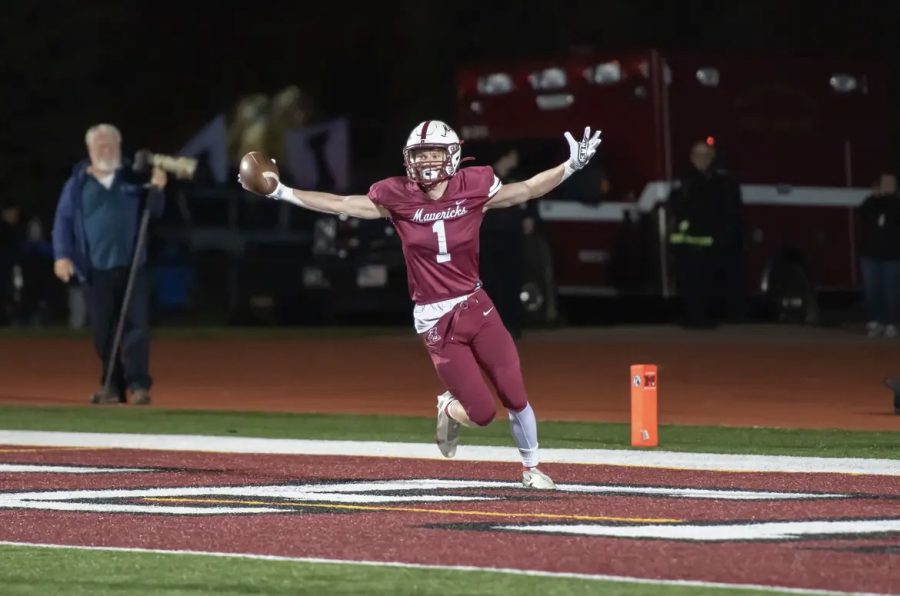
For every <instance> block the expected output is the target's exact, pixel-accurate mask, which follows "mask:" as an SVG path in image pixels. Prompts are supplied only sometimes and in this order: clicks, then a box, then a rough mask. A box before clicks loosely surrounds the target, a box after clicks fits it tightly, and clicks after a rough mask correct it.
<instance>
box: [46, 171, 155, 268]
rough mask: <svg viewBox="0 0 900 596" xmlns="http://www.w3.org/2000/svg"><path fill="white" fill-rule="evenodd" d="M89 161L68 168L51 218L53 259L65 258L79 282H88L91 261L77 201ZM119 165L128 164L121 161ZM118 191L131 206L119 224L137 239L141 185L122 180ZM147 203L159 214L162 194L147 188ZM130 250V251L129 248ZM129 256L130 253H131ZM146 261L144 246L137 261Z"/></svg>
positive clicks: (118, 172) (118, 173)
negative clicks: (70, 263) (54, 214)
mask: <svg viewBox="0 0 900 596" xmlns="http://www.w3.org/2000/svg"><path fill="white" fill-rule="evenodd" d="M89 165H90V162H88V161H87V160H84V161H81V162H79V163H78V164H76V165H75V167H74V168H73V169H72V175H71V176H70V177H69V179H68V180H66V183H65V185H64V186H63V189H62V193H61V194H60V195H59V202H58V203H57V205H56V217H55V218H54V221H53V258H54V259H69V260H71V261H72V263H73V264H74V265H75V275H76V276H77V277H78V279H79V281H82V282H90V279H91V260H90V258H89V257H88V245H87V235H86V233H85V229H84V210H83V208H82V203H81V192H82V189H83V188H84V182H85V177H86V176H88V173H87V169H88V166H89ZM123 166H126V167H127V166H128V164H125V162H124V161H123ZM122 172H123V169H122V168H120V169H119V170H118V171H117V172H116V177H117V178H119V177H120V176H122ZM120 188H121V190H122V193H123V194H124V195H126V196H127V197H128V199H129V204H130V205H131V206H132V209H131V210H130V211H129V216H128V217H127V218H126V219H125V221H123V222H122V225H123V226H127V228H128V230H129V235H130V236H131V237H132V238H134V242H135V243H136V242H137V235H138V223H139V221H140V212H141V205H142V200H141V199H142V198H143V196H144V194H145V191H144V188H143V186H142V185H141V184H137V183H133V182H130V181H123V182H122V184H121V186H120ZM146 195H147V204H148V205H149V207H150V213H151V215H152V216H153V217H159V216H160V215H161V214H162V212H163V208H164V206H165V193H164V192H163V191H161V190H157V189H155V188H151V189H150V190H149V191H147V192H146ZM132 250H134V249H133V248H132ZM132 257H133V253H132ZM146 260H147V251H146V245H145V248H144V250H143V251H142V254H141V260H140V263H141V264H142V265H143V264H144V263H145V262H146Z"/></svg>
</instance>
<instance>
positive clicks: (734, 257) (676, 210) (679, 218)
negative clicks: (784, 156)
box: [669, 139, 743, 328]
mask: <svg viewBox="0 0 900 596" xmlns="http://www.w3.org/2000/svg"><path fill="white" fill-rule="evenodd" d="M711 141H712V139H710V140H709V142H702V141H701V142H698V143H696V144H694V146H693V147H692V148H691V167H689V168H688V169H687V171H686V172H685V173H684V174H683V175H682V176H680V177H679V178H677V179H676V180H674V181H673V184H672V191H671V192H670V194H669V210H670V213H671V217H672V226H671V229H672V232H671V234H670V235H669V244H670V245H671V247H672V251H673V253H674V255H675V272H676V281H677V284H678V291H679V293H680V294H681V297H682V300H683V304H684V315H685V321H684V323H685V325H686V326H688V327H700V328H704V327H711V326H715V321H714V317H712V315H711V313H710V304H711V302H712V299H713V296H714V295H715V294H716V293H717V291H716V290H717V286H719V287H720V289H722V290H724V294H725V295H726V297H727V298H728V305H729V308H730V310H731V314H732V315H733V316H734V317H735V318H740V317H741V316H742V315H743V267H742V252H743V239H742V236H743V234H742V229H743V224H742V221H741V213H740V212H741V194H740V186H739V185H738V183H737V182H736V181H735V180H734V178H733V177H732V176H731V175H730V174H729V173H728V172H727V171H725V170H723V169H720V168H715V167H712V165H713V161H714V160H715V157H716V150H715V147H714V146H713V144H712V142H711Z"/></svg>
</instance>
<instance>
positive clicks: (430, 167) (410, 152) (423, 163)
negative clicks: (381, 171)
mask: <svg viewBox="0 0 900 596" xmlns="http://www.w3.org/2000/svg"><path fill="white" fill-rule="evenodd" d="M459 152H460V150H459V143H451V144H448V145H436V144H435V145H432V144H427V145H426V144H419V145H414V146H411V147H406V148H405V149H404V150H403V163H404V165H405V166H406V175H407V176H408V177H409V179H410V180H412V181H413V182H415V183H417V184H421V185H422V186H433V185H435V184H437V183H438V182H441V181H443V180H447V179H448V178H450V177H451V176H453V175H454V174H455V173H456V170H457V168H458V167H459V158H458V157H457V156H458V155H459ZM425 153H440V154H441V156H440V157H436V156H426V157H428V159H425V158H424V157H423V154H425Z"/></svg>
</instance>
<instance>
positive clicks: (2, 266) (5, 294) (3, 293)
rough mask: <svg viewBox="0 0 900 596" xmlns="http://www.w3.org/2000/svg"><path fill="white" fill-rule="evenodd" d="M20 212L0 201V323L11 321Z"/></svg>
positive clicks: (9, 202)
mask: <svg viewBox="0 0 900 596" xmlns="http://www.w3.org/2000/svg"><path fill="white" fill-rule="evenodd" d="M20 219H21V212H20V210H19V206H18V205H17V204H16V203H13V202H12V201H0V325H8V324H9V323H10V322H11V312H12V306H13V304H12V303H13V290H14V284H13V270H14V267H15V265H16V263H17V261H18V250H19V246H20V244H21V241H22V229H21V223H20Z"/></svg>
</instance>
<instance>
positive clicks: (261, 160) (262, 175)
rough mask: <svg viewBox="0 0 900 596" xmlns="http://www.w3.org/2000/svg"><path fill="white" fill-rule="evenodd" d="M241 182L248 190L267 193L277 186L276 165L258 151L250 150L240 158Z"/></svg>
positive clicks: (261, 193) (262, 193)
mask: <svg viewBox="0 0 900 596" xmlns="http://www.w3.org/2000/svg"><path fill="white" fill-rule="evenodd" d="M240 175H241V184H242V185H243V186H244V188H246V189H247V190H249V191H250V192H255V193H256V194H259V195H267V194H269V193H271V192H273V191H274V190H275V188H276V187H277V186H278V166H276V165H275V161H274V160H273V159H271V158H270V157H268V156H267V155H266V154H265V153H262V152H260V151H251V152H249V153H248V154H246V155H245V156H244V157H243V158H241V167H240Z"/></svg>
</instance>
